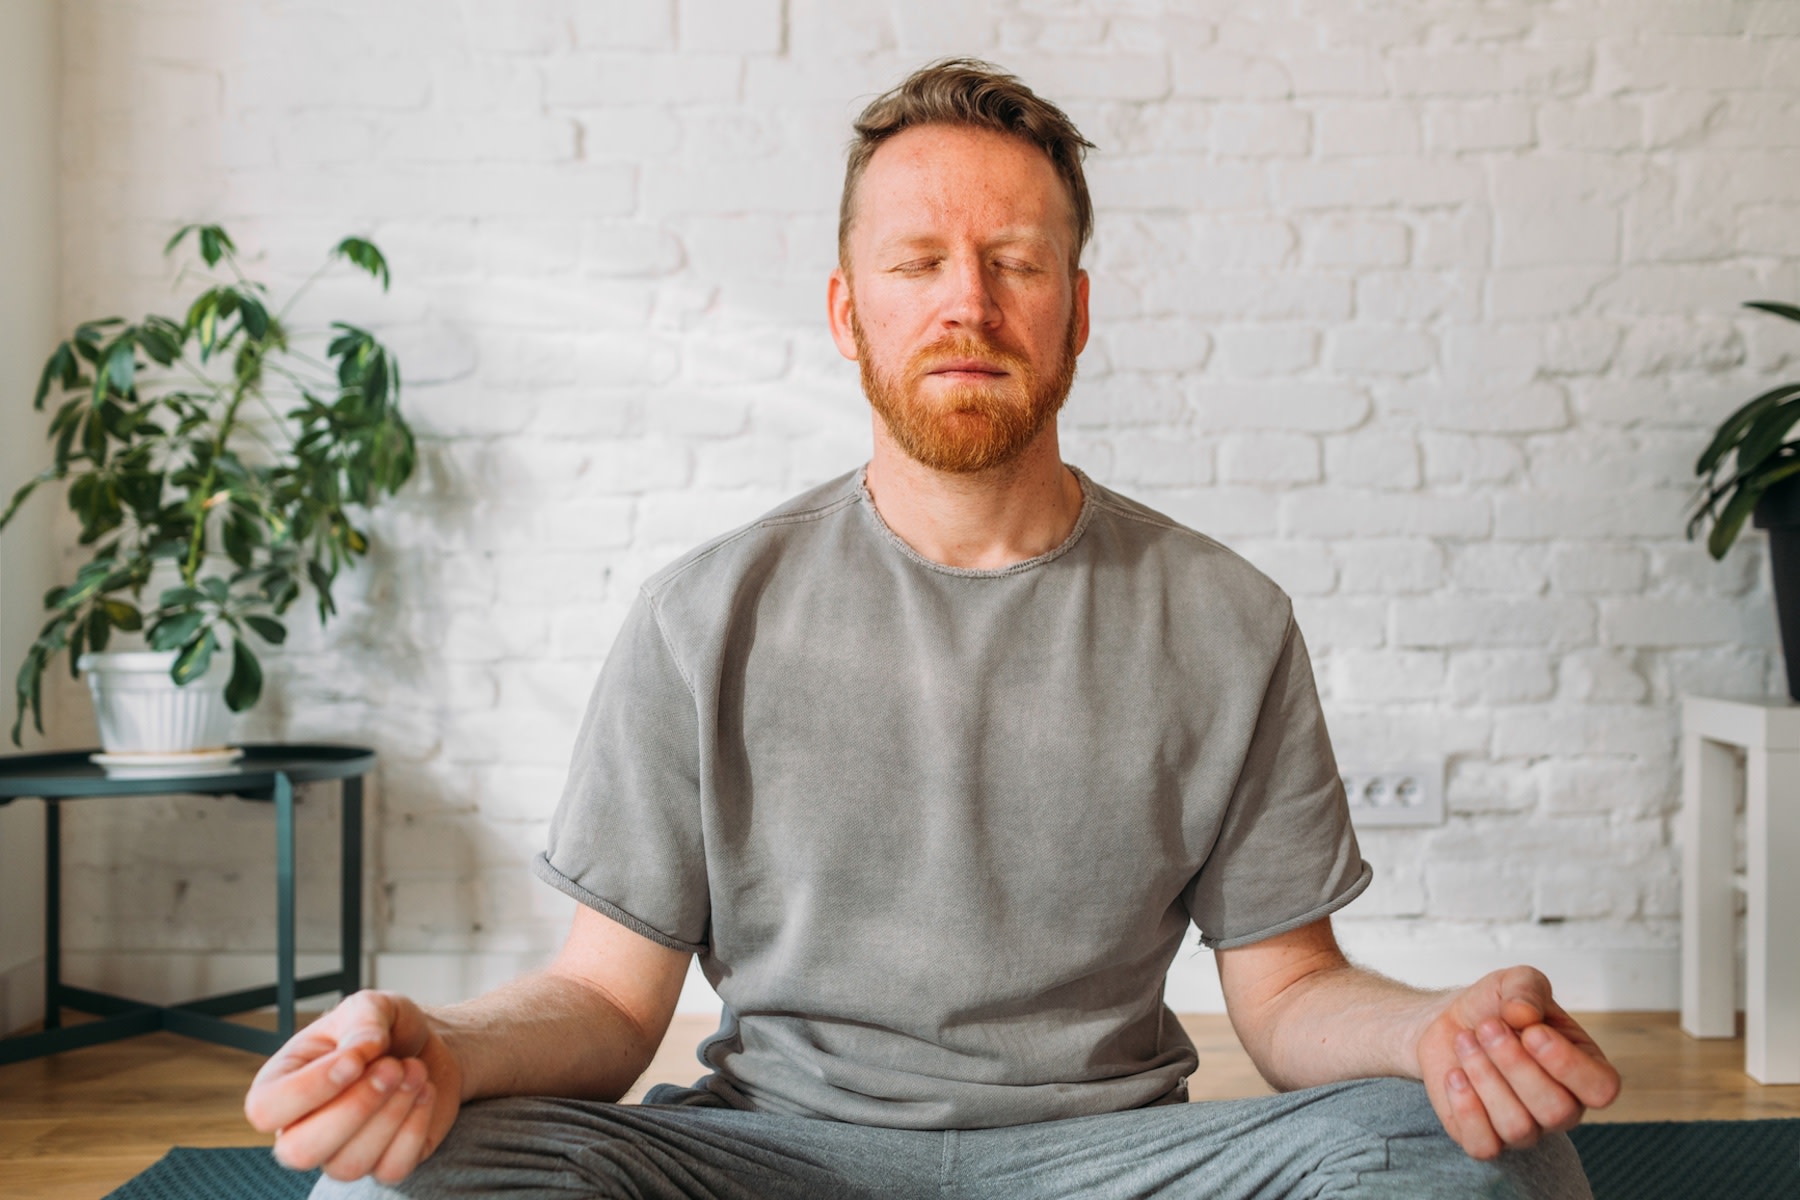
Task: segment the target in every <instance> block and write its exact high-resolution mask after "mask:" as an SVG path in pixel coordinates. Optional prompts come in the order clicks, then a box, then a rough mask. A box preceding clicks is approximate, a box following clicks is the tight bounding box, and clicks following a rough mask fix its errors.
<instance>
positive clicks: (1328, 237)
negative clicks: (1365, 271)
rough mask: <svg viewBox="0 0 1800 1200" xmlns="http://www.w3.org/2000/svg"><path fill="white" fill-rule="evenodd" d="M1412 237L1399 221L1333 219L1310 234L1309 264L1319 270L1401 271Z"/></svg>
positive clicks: (1307, 252) (1308, 243) (1312, 229)
mask: <svg viewBox="0 0 1800 1200" xmlns="http://www.w3.org/2000/svg"><path fill="white" fill-rule="evenodd" d="M1410 242H1411V239H1410V236H1409V234H1408V232H1407V228H1406V226H1405V225H1404V224H1402V223H1401V222H1399V221H1380V220H1360V219H1357V218H1354V217H1349V218H1346V217H1330V218H1327V219H1325V220H1323V221H1320V222H1317V223H1315V224H1312V225H1311V226H1309V227H1308V229H1307V233H1306V261H1307V262H1308V263H1310V264H1311V265H1313V266H1318V267H1401V266H1405V265H1406V262H1407V258H1408V256H1409V252H1410Z"/></svg>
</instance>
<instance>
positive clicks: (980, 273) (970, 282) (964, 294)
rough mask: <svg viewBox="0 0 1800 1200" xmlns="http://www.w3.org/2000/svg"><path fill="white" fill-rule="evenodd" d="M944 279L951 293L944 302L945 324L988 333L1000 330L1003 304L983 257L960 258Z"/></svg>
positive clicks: (955, 261) (965, 256)
mask: <svg viewBox="0 0 1800 1200" xmlns="http://www.w3.org/2000/svg"><path fill="white" fill-rule="evenodd" d="M944 278H945V287H946V288H947V289H948V291H949V295H948V296H947V297H946V298H945V303H944V324H945V325H947V326H961V327H962V328H965V329H979V330H982V331H984V332H985V331H991V330H994V329H997V328H999V325H1000V305H999V303H998V301H997V300H996V299H995V296H994V287H993V280H992V279H990V278H989V277H988V271H987V267H986V264H984V263H983V262H982V261H981V258H980V256H978V255H958V256H957V257H956V259H955V260H954V262H952V263H951V264H950V269H949V270H947V271H945V272H944Z"/></svg>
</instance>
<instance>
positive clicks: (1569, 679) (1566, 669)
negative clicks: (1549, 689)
mask: <svg viewBox="0 0 1800 1200" xmlns="http://www.w3.org/2000/svg"><path fill="white" fill-rule="evenodd" d="M1632 659H1633V656H1632V654H1631V653H1630V652H1628V651H1620V650H1615V649H1603V650H1579V651H1576V652H1575V653H1573V654H1567V655H1564V656H1563V657H1562V658H1561V659H1560V660H1559V661H1558V663H1557V670H1556V681H1557V698H1558V699H1559V700H1564V701H1569V702H1573V703H1593V704H1635V703H1637V702H1638V701H1640V700H1643V699H1645V698H1646V697H1647V696H1648V695H1649V692H1650V687H1649V684H1648V683H1647V682H1646V681H1645V679H1644V676H1643V675H1642V674H1641V673H1640V672H1639V670H1638V668H1637V666H1636V665H1635V664H1634V662H1633V661H1632Z"/></svg>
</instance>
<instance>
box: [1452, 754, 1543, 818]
mask: <svg viewBox="0 0 1800 1200" xmlns="http://www.w3.org/2000/svg"><path fill="white" fill-rule="evenodd" d="M1536 805H1537V785H1536V781H1535V780H1534V779H1533V778H1532V777H1531V775H1530V774H1529V773H1527V772H1526V771H1525V770H1524V769H1523V768H1522V767H1521V766H1520V764H1518V763H1494V762H1483V761H1479V760H1463V761H1459V762H1456V763H1453V764H1451V766H1450V769H1449V771H1448V772H1446V775H1445V779H1444V807H1445V808H1446V809H1448V810H1449V811H1450V812H1451V813H1456V814H1489V813H1518V812H1529V811H1530V810H1531V809H1532V808H1534V807H1536Z"/></svg>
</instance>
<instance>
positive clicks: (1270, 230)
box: [1160, 213, 1299, 270]
mask: <svg viewBox="0 0 1800 1200" xmlns="http://www.w3.org/2000/svg"><path fill="white" fill-rule="evenodd" d="M1179 242H1180V245H1181V253H1180V258H1182V259H1185V260H1186V261H1187V262H1189V263H1191V264H1192V265H1194V266H1196V267H1202V268H1207V269H1224V270H1239V269H1243V268H1257V267H1276V266H1282V265H1284V264H1286V263H1287V262H1288V261H1289V260H1290V259H1291V257H1292V256H1293V253H1294V248H1295V246H1297V245H1298V244H1299V239H1298V238H1297V236H1296V235H1295V233H1294V229H1293V226H1291V225H1289V224H1288V223H1287V222H1286V221H1277V220H1269V219H1266V218H1261V217H1257V216H1232V215H1224V216H1215V215H1213V214H1211V213H1198V214H1194V215H1192V216H1190V217H1189V218H1188V219H1187V222H1186V228H1184V229H1183V230H1182V231H1181V232H1180V234H1179ZM1160 261H1161V262H1165V263H1166V262H1168V261H1169V260H1168V259H1167V258H1164V259H1161V260H1160Z"/></svg>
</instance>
